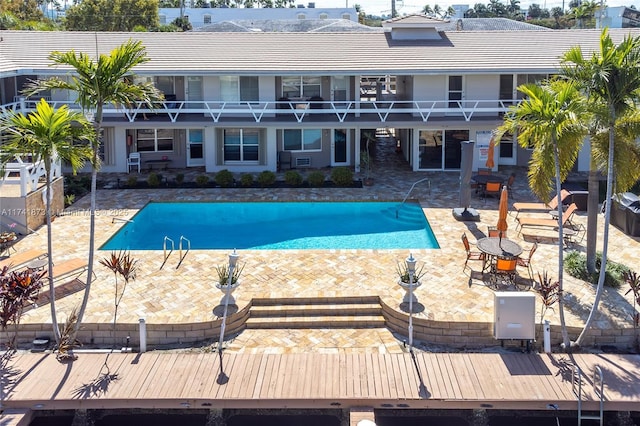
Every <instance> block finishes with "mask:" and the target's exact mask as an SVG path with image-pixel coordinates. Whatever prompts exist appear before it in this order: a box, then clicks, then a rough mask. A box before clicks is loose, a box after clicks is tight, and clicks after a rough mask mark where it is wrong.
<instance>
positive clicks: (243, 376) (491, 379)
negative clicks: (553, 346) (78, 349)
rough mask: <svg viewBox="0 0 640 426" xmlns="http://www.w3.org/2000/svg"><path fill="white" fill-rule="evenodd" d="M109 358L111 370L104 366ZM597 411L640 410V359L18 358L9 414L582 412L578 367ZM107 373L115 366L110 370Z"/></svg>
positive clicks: (10, 381) (9, 375) (9, 383)
mask: <svg viewBox="0 0 640 426" xmlns="http://www.w3.org/2000/svg"><path fill="white" fill-rule="evenodd" d="M105 361H106V364H105ZM573 363H575V364H576V365H578V366H580V367H581V369H582V371H583V372H584V377H583V379H584V380H583V383H584V386H583V389H584V390H585V391H586V392H585V393H586V398H585V399H588V400H590V401H588V402H586V403H584V404H583V407H584V408H585V409H595V408H596V407H597V403H596V401H595V398H594V395H593V392H592V383H591V380H592V374H593V373H592V372H593V369H594V366H595V365H599V366H600V367H601V368H602V371H603V373H604V382H605V391H604V394H605V399H606V401H605V406H604V407H605V410H607V411H637V410H638V407H639V406H640V404H639V401H640V356H637V355H593V354H590V355H582V354H581V355H565V354H553V355H545V354H520V353H509V354H496V353H487V354H479V353H477V354H468V353H417V354H415V357H413V356H412V355H411V354H408V353H404V354H315V353H309V354H287V355H276V354H262V355H257V354H224V356H223V369H224V373H225V376H226V377H227V378H228V380H227V381H226V383H224V380H222V383H221V381H220V375H219V373H220V358H219V356H218V354H216V353H199V354H185V353H164V352H151V353H143V354H135V353H133V354H132V353H129V354H120V353H114V354H85V353H83V354H80V355H79V358H78V359H77V360H76V361H74V362H71V363H63V364H61V363H59V362H58V361H57V360H56V358H55V355H53V354H32V353H22V354H17V355H15V356H14V358H13V359H12V360H11V362H10V364H9V368H7V369H6V371H4V376H5V377H4V383H5V389H4V393H5V400H4V402H3V405H4V407H5V408H7V409H46V410H56V409H79V408H83V409H119V408H161V409H171V408H175V409H185V408H199V409H202V408H314V409H319V408H334V409H335V408H342V409H348V408H350V407H373V408H376V409H380V408H391V407H393V408H413V409H423V408H430V409H472V408H486V409H518V410H547V409H548V408H547V405H548V404H551V403H552V404H557V405H558V407H559V409H560V410H575V409H576V408H577V402H576V398H575V397H574V395H573V393H572V390H571V377H572V369H571V367H572V365H573ZM107 366H108V368H107Z"/></svg>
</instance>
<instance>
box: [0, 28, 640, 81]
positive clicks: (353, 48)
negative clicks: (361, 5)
mask: <svg viewBox="0 0 640 426" xmlns="http://www.w3.org/2000/svg"><path fill="white" fill-rule="evenodd" d="M609 32H610V34H611V36H612V38H613V39H614V41H616V42H619V41H621V40H622V38H623V37H624V35H626V34H629V33H631V34H633V35H635V36H638V35H640V29H611V30H609ZM1 36H2V40H3V41H2V42H0V75H7V74H10V73H12V72H16V71H18V72H20V73H22V74H34V73H35V74H46V73H51V72H52V71H51V68H50V61H49V59H48V55H49V53H50V52H51V51H54V50H59V51H66V50H70V49H75V50H76V51H83V52H88V53H90V54H91V53H92V52H95V51H96V49H98V51H99V52H101V53H107V52H108V51H109V50H111V49H113V48H114V47H116V46H118V45H120V44H121V43H123V42H125V41H126V40H127V39H129V38H132V39H139V40H141V41H142V42H143V44H144V46H145V47H146V49H147V52H148V54H149V56H150V58H151V61H149V62H148V63H146V64H144V65H142V66H140V67H139V68H138V69H137V72H138V73H142V74H145V73H153V74H163V73H164V74H170V75H176V74H180V75H229V74H252V75H256V74H260V75H282V74H290V75H299V74H308V75H313V74H316V75H320V74H321V75H344V74H364V75H366V74H369V75H373V74H381V73H389V74H416V75H417V74H434V73H436V74H442V73H451V72H455V73H459V74H472V73H482V74H485V73H487V72H507V73H511V72H529V73H534V72H539V73H546V72H554V71H555V70H556V69H557V67H558V64H559V60H558V58H559V57H560V56H561V55H562V54H563V53H564V52H565V51H566V50H567V49H569V48H570V47H573V46H576V45H581V46H582V48H583V50H584V51H585V52H590V51H592V50H593V49H598V48H599V47H598V46H599V40H600V30H563V31H501V32H500V31H450V32H446V33H443V39H442V40H430V41H413V42H412V41H401V42H396V41H393V40H391V39H390V37H389V36H388V34H385V33H382V32H380V33H360V32H349V33H341V32H336V33H318V32H310V33H286V32H240V33H238V32H231V33H229V32H226V33H223V32H218V33H213V32H197V33H196V32H193V33H122V32H118V33H116V32H99V33H93V32H55V31H54V32H35V31H3V32H2V34H1Z"/></svg>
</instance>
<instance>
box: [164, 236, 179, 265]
mask: <svg viewBox="0 0 640 426" xmlns="http://www.w3.org/2000/svg"><path fill="white" fill-rule="evenodd" d="M167 241H169V242H170V243H171V251H169V254H168V255H167ZM175 248H176V245H175V243H174V242H173V240H172V239H171V238H169V237H167V236H166V235H165V236H164V240H163V242H162V249H163V251H164V260H165V262H166V261H167V257H169V256H170V255H171V253H173V250H175Z"/></svg>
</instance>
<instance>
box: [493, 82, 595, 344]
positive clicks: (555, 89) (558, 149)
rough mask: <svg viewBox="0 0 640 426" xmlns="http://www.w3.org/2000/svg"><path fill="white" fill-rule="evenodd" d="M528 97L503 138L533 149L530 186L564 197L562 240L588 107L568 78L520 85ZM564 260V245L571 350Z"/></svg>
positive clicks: (543, 196) (514, 112) (516, 107)
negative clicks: (566, 186)
mask: <svg viewBox="0 0 640 426" xmlns="http://www.w3.org/2000/svg"><path fill="white" fill-rule="evenodd" d="M518 90H519V91H520V92H522V93H523V94H524V95H525V96H526V99H525V100H524V101H522V103H520V104H518V105H514V106H512V107H511V108H510V110H509V112H508V114H507V115H506V117H505V121H504V124H503V125H502V126H501V127H500V128H499V129H498V140H500V137H501V136H502V134H504V133H506V132H511V133H514V134H517V135H518V143H519V144H520V145H521V146H523V147H533V151H532V154H531V160H530V162H529V173H528V174H529V186H530V187H531V189H532V191H533V192H534V193H535V194H536V195H537V196H538V197H540V198H541V199H542V200H544V201H549V194H551V193H552V191H553V186H554V183H555V192H556V197H557V199H558V215H559V217H558V238H559V241H563V235H562V224H561V221H562V219H561V217H562V201H561V195H560V191H561V184H562V181H564V180H565V179H566V177H567V175H568V174H569V172H570V171H571V169H572V168H573V165H574V163H575V161H576V158H577V156H578V151H579V149H580V146H581V145H582V141H583V140H584V137H585V135H586V133H587V129H586V128H585V126H584V125H583V124H582V123H583V122H585V116H586V107H585V104H584V102H583V99H582V96H581V93H580V91H579V90H578V88H577V86H576V85H575V84H573V83H571V82H567V81H563V80H552V81H543V82H542V83H540V84H539V85H536V84H525V85H522V86H519V87H518ZM563 269H564V256H563V247H562V244H558V283H559V287H558V293H559V296H558V306H559V315H560V325H561V328H562V341H563V344H564V346H565V348H569V347H570V344H571V342H570V340H569V336H568V334H567V328H566V323H565V318H564V295H563V292H562V288H563Z"/></svg>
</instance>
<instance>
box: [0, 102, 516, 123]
mask: <svg viewBox="0 0 640 426" xmlns="http://www.w3.org/2000/svg"><path fill="white" fill-rule="evenodd" d="M36 102H37V101H35V100H26V101H24V100H23V101H22V102H13V103H11V104H7V105H3V106H0V113H2V112H4V111H6V110H20V111H22V112H25V113H26V112H28V111H30V110H32V109H34V108H35V104H36ZM518 102H519V100H517V99H509V100H499V99H484V100H480V99H479V100H462V101H449V100H413V101H397V100H379V101H368V100H367V101H365V100H353V101H307V100H301V101H297V100H290V101H256V102H224V101H215V100H213V101H212V100H209V101H167V102H163V103H161V104H159V106H158V107H157V108H149V107H148V106H147V105H145V104H143V103H137V104H136V105H135V106H133V107H130V108H124V107H119V108H116V107H114V106H112V105H105V108H104V114H105V118H107V119H108V118H109V117H112V116H120V117H122V116H124V117H125V118H126V119H127V120H128V121H130V122H133V121H135V120H136V118H137V117H139V116H140V115H143V114H158V115H166V116H167V117H168V118H169V120H170V121H171V122H172V123H175V122H177V120H178V118H179V117H180V115H184V114H203V115H207V116H209V117H210V118H211V120H212V121H213V122H214V123H218V122H219V121H220V120H221V119H223V118H251V119H252V120H254V121H255V122H256V123H260V122H261V121H262V120H263V119H264V118H267V117H269V118H272V117H282V118H287V117H288V118H290V119H292V120H296V121H297V122H298V123H300V122H302V121H303V120H304V119H305V118H307V117H314V116H316V117H317V116H319V115H322V116H324V117H326V116H335V118H336V120H337V121H338V122H340V123H344V122H345V121H346V120H347V119H349V118H359V117H361V116H362V115H374V116H375V117H377V120H378V121H380V122H381V123H385V122H387V121H389V120H391V119H394V118H395V119H399V120H403V121H407V120H410V119H411V117H414V119H415V118H417V119H419V120H421V121H422V122H425V123H426V122H427V121H429V119H431V118H433V117H434V116H438V117H444V116H446V117H447V118H451V119H455V118H456V117H458V118H461V119H463V120H464V121H471V120H472V119H473V118H474V117H477V116H483V117H486V116H495V117H498V116H499V115H500V114H503V113H505V112H506V111H507V110H508V109H509V106H510V105H514V104H517V103H518ZM51 104H52V106H53V107H54V108H59V107H60V106H62V105H69V107H70V108H71V109H73V110H80V108H79V107H78V105H76V104H75V103H73V102H70V101H52V102H51ZM394 114H401V118H398V117H397V116H394Z"/></svg>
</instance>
